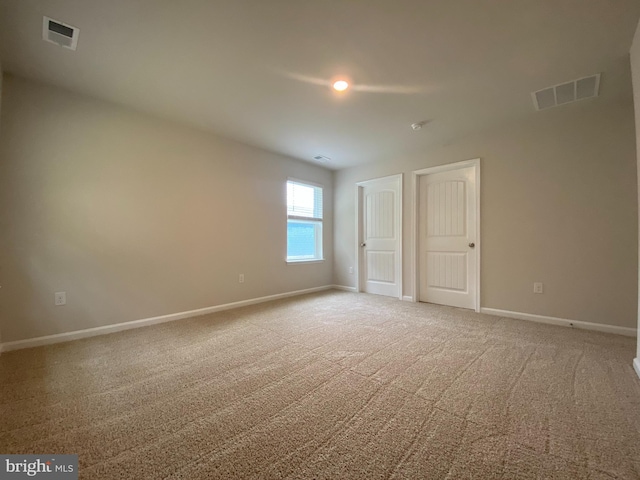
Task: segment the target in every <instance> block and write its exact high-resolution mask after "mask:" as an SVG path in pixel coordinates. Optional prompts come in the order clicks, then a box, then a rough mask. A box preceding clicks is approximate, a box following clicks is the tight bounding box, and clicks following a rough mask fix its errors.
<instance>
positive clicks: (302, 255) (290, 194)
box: [287, 180, 322, 262]
mask: <svg viewBox="0 0 640 480" xmlns="http://www.w3.org/2000/svg"><path fill="white" fill-rule="evenodd" d="M314 260H322V187H319V186H317V185H309V184H307V183H302V182H298V181H296V180H288V181H287V262H305V261H306V262H309V261H314Z"/></svg>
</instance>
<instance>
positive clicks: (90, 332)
mask: <svg viewBox="0 0 640 480" xmlns="http://www.w3.org/2000/svg"><path fill="white" fill-rule="evenodd" d="M332 288H335V287H334V286H333V285H326V286H323V287H315V288H307V289H305V290H296V291H293V292H286V293H279V294H277V295H269V296H266V297H259V298H251V299H249V300H241V301H239V302H233V303H225V304H223V305H216V306H213V307H205V308H199V309H196V310H188V311H186V312H178V313H171V314H169V315H161V316H159V317H151V318H143V319H141V320H133V321H131V322H123V323H116V324H113V325H104V326H102V327H95V328H87V329H85V330H75V331H73V332H65V333H58V334H55V335H46V336H44V337H36V338H28V339H26V340H17V341H15V342H6V343H0V352H8V351H10V350H18V349H22V348H31V347H40V346H42V345H51V344H54V343H62V342H69V341H71V340H79V339H81V338H87V337H95V336H98V335H107V334H109V333H115V332H121V331H123V330H131V329H133V328H141V327H148V326H150V325H156V324H158V323H165V322H173V321H174V320H182V319H183V318H190V317H199V316H201V315H207V314H209V313H214V312H221V311H223V310H231V309H232V308H238V307H245V306H247V305H255V304H257V303H263V302H270V301H272V300H279V299H281V298H287V297H295V296H297V295H304V294H307V293H314V292H321V291H323V290H331V289H332Z"/></svg>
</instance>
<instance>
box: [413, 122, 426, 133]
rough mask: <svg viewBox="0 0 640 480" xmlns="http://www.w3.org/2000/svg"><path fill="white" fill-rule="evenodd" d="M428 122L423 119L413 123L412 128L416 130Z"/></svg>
mask: <svg viewBox="0 0 640 480" xmlns="http://www.w3.org/2000/svg"><path fill="white" fill-rule="evenodd" d="M426 124H427V121H426V120H423V121H421V122H416V123H412V124H411V128H413V129H414V130H415V131H418V130H420V129H421V128H422V127H424V126H425V125H426Z"/></svg>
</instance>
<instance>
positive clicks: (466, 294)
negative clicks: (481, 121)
mask: <svg viewBox="0 0 640 480" xmlns="http://www.w3.org/2000/svg"><path fill="white" fill-rule="evenodd" d="M419 178H420V183H419V185H420V186H419V188H420V190H419V194H418V195H419V196H418V198H419V237H418V238H419V252H418V255H419V259H418V260H419V262H420V265H419V268H420V285H419V288H420V292H419V298H420V301H422V302H430V303H438V304H441V305H450V306H454V307H462V308H471V309H475V307H476V295H477V285H476V283H477V280H476V255H477V250H476V248H475V247H476V245H475V243H476V241H477V239H476V238H475V236H476V222H477V218H476V191H475V188H476V185H475V179H476V176H475V168H474V167H467V168H461V169H458V170H450V171H446V172H442V173H434V174H430V175H422V176H420V177H419Z"/></svg>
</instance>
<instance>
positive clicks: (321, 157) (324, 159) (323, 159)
mask: <svg viewBox="0 0 640 480" xmlns="http://www.w3.org/2000/svg"><path fill="white" fill-rule="evenodd" d="M313 159H314V160H315V161H317V162H320V163H329V162H330V161H331V159H330V158H329V157H325V156H324V155H316V156H315V157H313Z"/></svg>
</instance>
